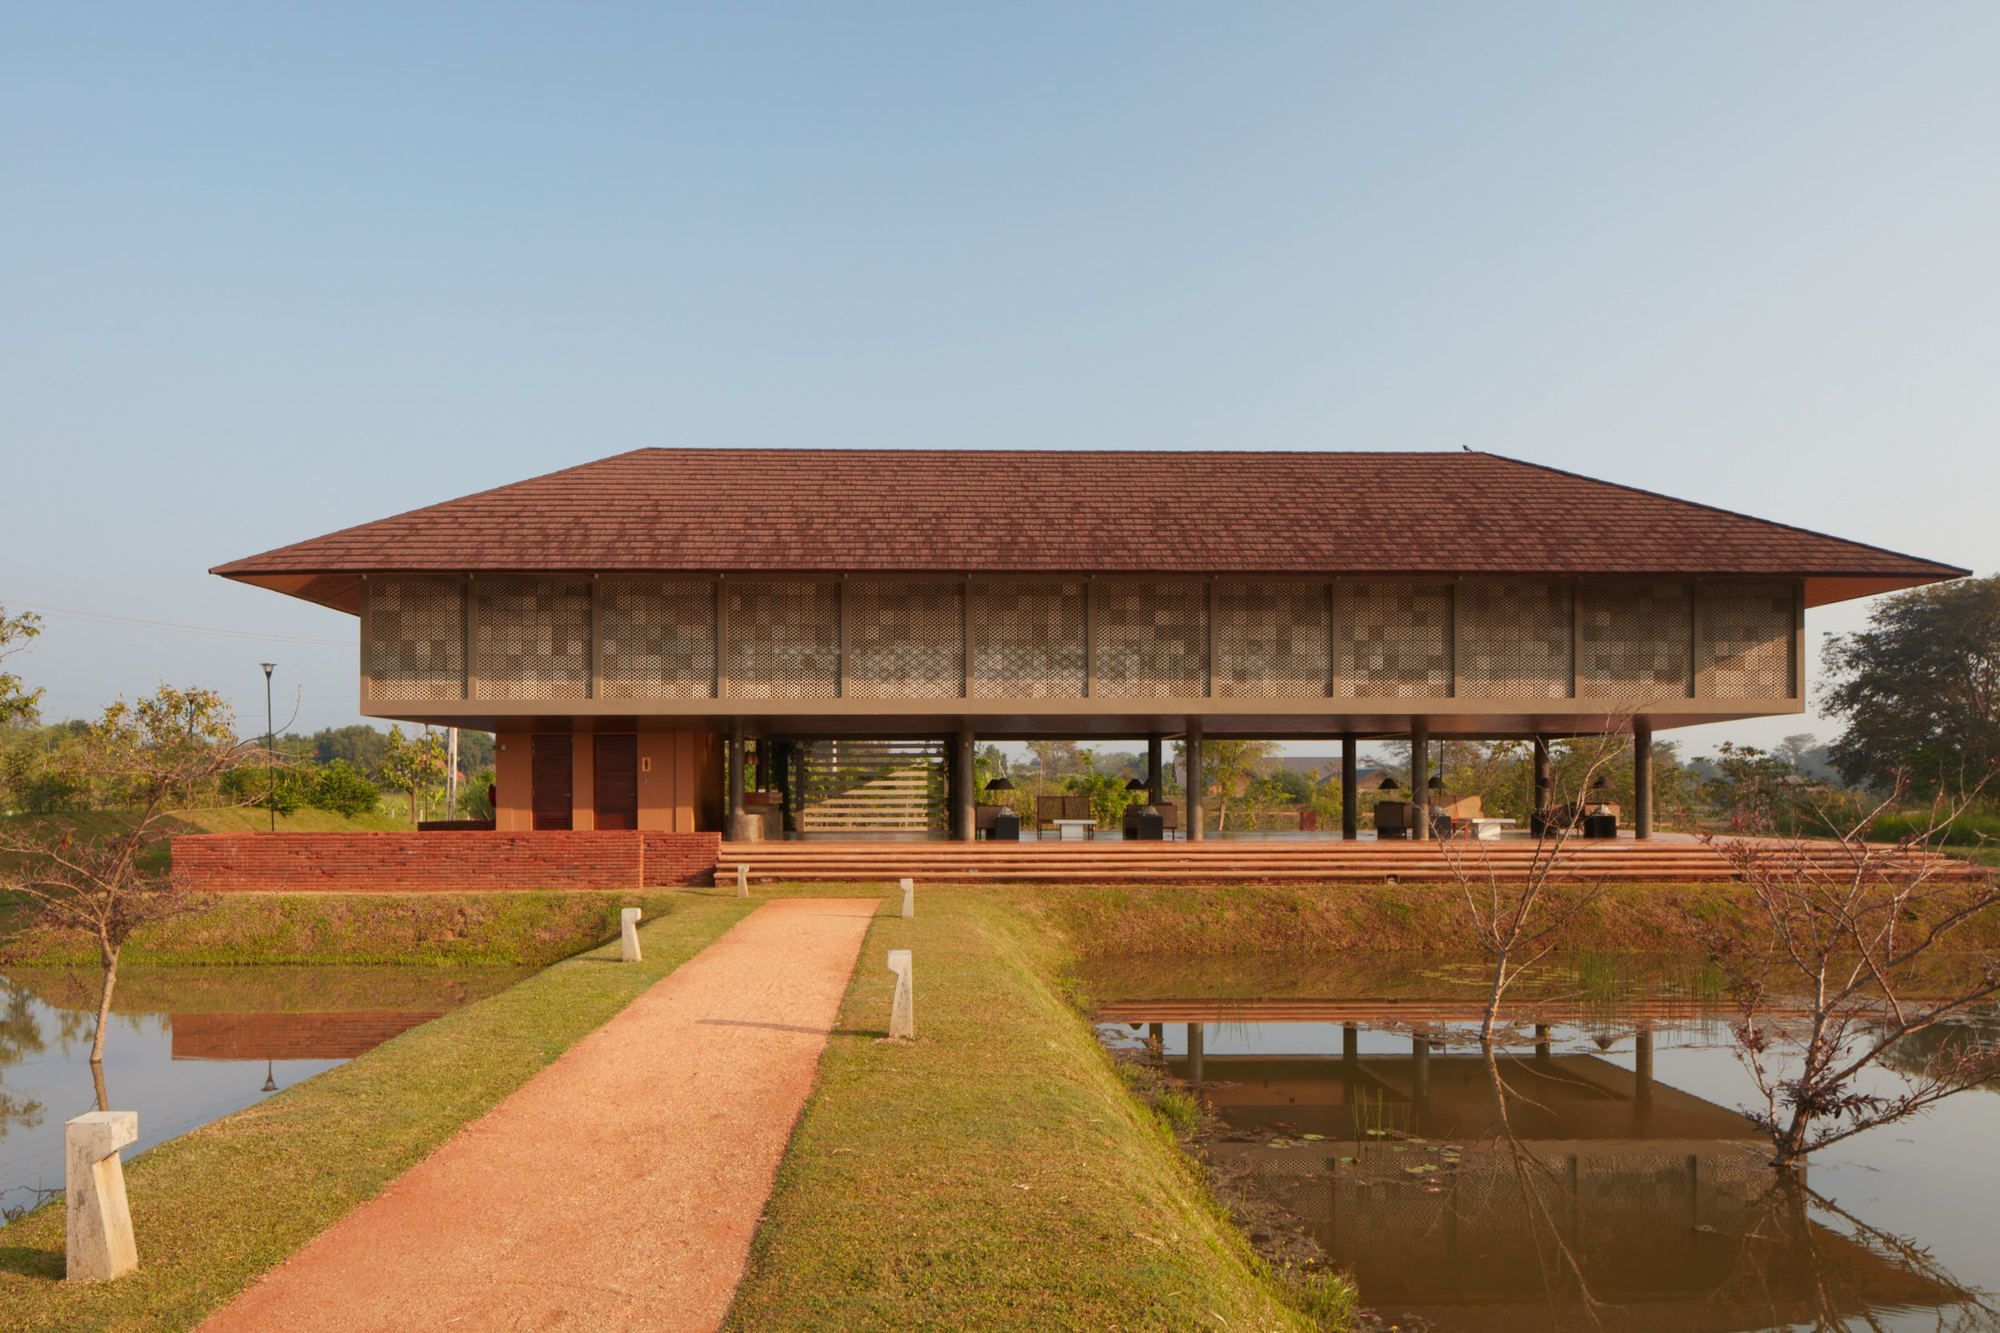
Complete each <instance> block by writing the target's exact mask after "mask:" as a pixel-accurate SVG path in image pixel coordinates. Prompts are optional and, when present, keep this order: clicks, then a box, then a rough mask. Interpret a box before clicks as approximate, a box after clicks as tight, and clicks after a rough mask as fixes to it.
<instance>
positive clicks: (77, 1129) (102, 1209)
mask: <svg viewBox="0 0 2000 1333" xmlns="http://www.w3.org/2000/svg"><path fill="white" fill-rule="evenodd" d="M138 1141H139V1113H138V1112H137V1111H92V1112H90V1113H89V1114H87V1115H80V1116H78V1117H77V1118H76V1119H74V1120H72V1121H70V1122H69V1123H68V1124H66V1125H64V1126H63V1187H64V1192H65V1193H66V1194H67V1195H68V1196H69V1225H68V1229H67V1230H68V1245H67V1247H66V1249H67V1265H66V1267H65V1270H64V1275H65V1276H66V1277H67V1278H68V1279H69V1281H71V1282H104V1281H108V1280H109V1279H111V1278H114V1277H122V1276H124V1275H125V1274H126V1273H129V1272H131V1271H132V1270H133V1269H135V1268H137V1267H138V1266H139V1251H138V1249H137V1248H136V1247H135V1246H134V1245H133V1243H132V1210H131V1209H130V1208H128V1207H127V1206H126V1204H125V1167H124V1164H123V1162H121V1161H120V1160H119V1156H118V1150H119V1149H120V1148H124V1147H126V1146H128V1145H130V1144H133V1143H137V1142H138Z"/></svg>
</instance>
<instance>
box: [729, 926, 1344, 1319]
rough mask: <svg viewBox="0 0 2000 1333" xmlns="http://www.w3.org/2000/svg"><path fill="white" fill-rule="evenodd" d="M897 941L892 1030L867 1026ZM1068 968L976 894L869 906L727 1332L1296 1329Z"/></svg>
mask: <svg viewBox="0 0 2000 1333" xmlns="http://www.w3.org/2000/svg"><path fill="white" fill-rule="evenodd" d="M806 891H807V892H810V890H806ZM822 891H823V890H822ZM903 947H908V948H912V949H914V951H915V963H916V1013H917V1030H918V1033H919V1034H920V1035H919V1039H918V1040H917V1041H916V1042H915V1043H912V1044H908V1045H905V1044H900V1043H896V1044H892V1043H889V1042H886V1041H882V1040H880V1039H879V1038H880V1035H881V1033H882V1031H883V1029H884V1028H885V1026H886V1023H887V1018H888V1014H887V1005H888V998H889V991H890V981H889V974H888V973H887V971H886V970H885V969H884V967H883V962H882V960H883V952H884V951H885V950H887V949H891V948H903ZM1062 962H1063V956H1062V953H1061V950H1060V948H1059V947H1058V946H1057V945H1056V944H1055V942H1054V941H1053V939H1052V938H1051V936H1050V934H1049V933H1048V932H1047V930H1046V929H1045V928H1043V927H1040V926H1038V924H1037V923H1035V922H1034V921H1033V920H1032V919H1030V918H1029V917H1028V916H1027V914H1025V913H1024V912H1022V911H1021V910H1020V909H1019V908H1018V907H1016V906H1014V905H1011V904H1010V903H1009V902H1007V901H1006V899H1005V897H1004V896H1002V895H995V894H991V893H989V892H984V891H979V890H948V889H938V890H935V891H933V892H930V893H927V894H925V895H923V898H922V903H921V906H920V908H919V911H918V915H917V918H916V919H915V920H914V921H904V920H903V919H901V917H899V916H886V917H882V918H880V919H878V920H877V921H876V923H875V925H874V927H873V929H872V930H871V931H870V933H869V936H868V941H867V944H866V945H865V947H864V949H863V953H862V959H861V963H860V965H859V966H858V967H857V968H856V973H855V977H854V980H853V982H852V984H851V986H850V988H849V991H848V994H847V998H846V1002H845V1004H844V1005H843V1008H842V1012H841V1024H840V1030H839V1031H838V1032H836V1034H835V1035H834V1037H833V1039H832V1042H831V1043H830V1045H829V1046H828V1048H827V1052H826V1056H825V1059H824V1060H823V1061H822V1063H821V1066H820V1076H819V1082H818V1085H817V1087H816V1089H815V1091H814V1094H813V1098H812V1101H811V1102H810V1104H809V1105H808V1106H807V1109H806V1112H805V1114H804V1116H803V1117H802V1118H801V1121H800V1124H799V1127H798V1130H797V1132H796V1133H795V1135H794V1137H793V1139H792V1143H791V1147H790V1149H789V1151H788V1152H787V1154H786V1157H785V1161H784V1165H783V1167H782V1168H781V1170H780V1172H779V1177H778V1184H777V1189H776V1192H775V1193H774V1194H773V1196H772V1199H771V1202H770V1204H769V1206H768V1208H767V1209H766V1213H765V1217H766V1222H765V1225H764V1226H763V1227H761V1228H760V1229H759V1231H758V1233H757V1240H756V1245H755V1248H754V1252H753V1256H752V1267H751V1271H750V1273H749V1275H748V1276H747V1277H746V1279H745V1281H744V1284H743V1287H742V1289H741V1291H740V1292H739V1293H738V1297H737V1302H736V1305H735V1308H734V1309H733V1310H732V1311H731V1314H730V1319H729V1326H730V1327H732V1328H738V1329H767V1328H909V1327H952V1328H965V1327H988V1328H990V1327H1009V1328H1127V1329H1129V1328H1167V1327H1183V1328H1184V1327H1190V1326H1193V1325H1196V1324H1200V1325H1203V1326H1207V1327H1216V1326H1225V1327H1232V1328H1295V1327H1302V1326H1304V1321H1302V1320H1301V1318H1300V1317H1299V1316H1298V1315H1296V1314H1294V1313H1293V1312H1291V1311H1290V1310H1288V1309H1287V1308H1286V1307H1285V1306H1284V1305H1283V1304H1281V1303H1280V1300H1279V1299H1278V1297H1277V1295H1276V1292H1275V1288H1274V1286H1273V1284H1271V1283H1270V1282H1269V1281H1268V1280H1267V1279H1265V1278H1263V1277H1260V1276H1259V1273H1258V1271H1257V1268H1256V1261H1255V1260H1254V1259H1253V1257H1252V1256H1251V1255H1250V1252H1249V1250H1248V1248H1247V1246H1246V1245H1245V1244H1244V1243H1243V1241H1242V1240H1241V1238H1240V1237H1239V1236H1238V1235H1237V1234H1236V1233H1235V1231H1234V1230H1233V1229H1232V1228H1231V1227H1230V1226H1229V1225H1228V1224H1227V1223H1226V1222H1225V1221H1223V1220H1222V1219H1221V1218H1220V1217H1219V1216H1218V1215H1217V1214H1216V1213H1215V1212H1214V1210H1213V1208H1212V1206H1211V1205H1210V1204H1208V1203H1207V1202H1206V1195H1205V1193H1204V1191H1203V1190H1202V1187H1201V1185H1200V1182H1199V1181H1198V1180H1197V1179H1196V1178H1195V1176H1194V1173H1193V1171H1192V1169H1191V1167H1190V1166H1189V1164H1188V1163H1187V1162H1186V1160H1185V1159H1184V1158H1183V1157H1182V1156H1181V1155H1180V1153H1179V1151H1178V1149H1177V1148H1176V1147H1175V1145H1174V1143H1173V1142H1172V1140H1171V1138H1170V1137H1169V1136H1168V1134H1167V1133H1166V1131H1165V1130H1164V1129H1163V1128H1162V1127H1161V1125H1160V1124H1159V1122H1158V1121H1157V1120H1156V1119H1155V1118H1154V1117H1153V1116H1152V1115H1151V1114H1150V1113H1149V1112H1147V1111H1145V1110H1144V1109H1142V1108H1141V1107H1140V1106H1139V1105H1138V1103H1137V1102H1136V1101H1135V1100H1134V1099H1133V1098H1132V1097H1131V1096H1130V1095H1129V1094H1128V1093H1127V1091H1126V1090H1125V1088H1124V1086H1123V1085H1122V1083H1121V1081H1120V1079H1119V1076H1118V1074H1117V1073H1116V1071H1115V1070H1114V1069H1113V1067H1112V1065H1111V1062H1110V1061H1109V1060H1108V1059H1107V1058H1106V1057H1105V1055H1104V1053H1103V1052H1102V1050H1101V1049H1100V1048H1099V1046H1098V1045H1097V1042H1096V1040H1095V1039H1094V1037H1093V1036H1092V1034H1091V1032H1090V1030H1089V1027H1088V1025H1087V1024H1086V1023H1085V1022H1084V1020H1083V1019H1082V1018H1081V1017H1080V1016H1079V1015H1078V1014H1077V1012H1076V1010H1075V1009H1074V1007H1072V1005H1071V1004H1070V1003H1069V1002H1068V1000H1067V999H1066V998H1065V997H1064V995H1063V994H1061V993H1060V991H1059V990H1058V986H1057V983H1056V981H1055V977H1056V975H1057V971H1058V969H1059V967H1060V966H1061V964H1062Z"/></svg>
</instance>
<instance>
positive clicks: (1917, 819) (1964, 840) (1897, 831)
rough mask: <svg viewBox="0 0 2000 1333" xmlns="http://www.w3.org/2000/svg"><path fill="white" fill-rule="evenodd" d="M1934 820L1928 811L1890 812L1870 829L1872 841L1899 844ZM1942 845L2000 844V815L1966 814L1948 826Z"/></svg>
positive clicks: (1985, 812)
mask: <svg viewBox="0 0 2000 1333" xmlns="http://www.w3.org/2000/svg"><path fill="white" fill-rule="evenodd" d="M1932 818H1933V816H1932V814H1931V812H1930V811H1929V810H1895V811H1891V812H1890V813H1888V814H1886V815H1882V816H1880V817H1878V818H1877V819H1876V820H1875V822H1874V823H1873V824H1870V825H1869V826H1868V838H1869V841H1871V842H1900V841H1901V840H1902V839H1904V838H1907V837H1910V836H1911V835H1913V834H1917V833H1922V832H1923V831H1924V830H1925V829H1927V828H1929V827H1930V823H1931V819H1932ZM1942 841H1943V842H1944V843H1945V845H1946V846H1950V847H1976V846H1979V845H1981V844H1982V843H2000V811H1996V810H1993V809H1990V808H1989V809H1974V810H1966V811H1964V812H1963V813H1962V814H1960V815H1959V817H1958V818H1957V819H1954V820H1953V821H1952V822H1951V823H1950V824H1948V825H1946V826H1945V828H1944V831H1943V837H1942Z"/></svg>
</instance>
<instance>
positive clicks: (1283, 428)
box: [0, 0, 2000, 752]
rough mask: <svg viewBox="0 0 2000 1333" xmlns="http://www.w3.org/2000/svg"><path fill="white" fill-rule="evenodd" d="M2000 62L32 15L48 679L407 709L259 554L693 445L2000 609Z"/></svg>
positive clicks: (350, 626) (300, 10) (15, 664)
mask: <svg viewBox="0 0 2000 1333" xmlns="http://www.w3.org/2000/svg"><path fill="white" fill-rule="evenodd" d="M1996 53H2000V6H1994V5H1989V4H1954V3H1927V4H1925V5H1922V6H1884V5H1879V4H1840V3H1823V2H1815V3H1810V4H1789V3H1775V2H1774V3H1763V4H1758V5H1754V6H1746V5H1736V4H1721V3H1713V4H1705V3H1694V4H1675V5H1657V6H1652V7H1646V8H1642V7H1640V6H1635V5H1600V4H1585V3H1577V4H1550V3H1528V4H1521V5H1508V6H1495V5H1478V4H1462V5H1461V4H1442V3H1439V4H1425V5H1420V6H1418V5H1404V6H1392V5H1380V4H1327V3H1314V4H1287V3H1263V4H1258V5H1230V6H1215V5H1182V4H1163V3H1146V4H1116V3H1102V4H1093V5H1075V4H1021V3H1010V4H1005V5H999V4H992V5H984V6H974V5H968V4H955V5H932V6H918V5H910V4H894V5H875V4H866V3H855V2H852V0H850V2H849V3H843V4H840V5H824V4H809V5H808V4H799V5H778V4H731V5H712V6H682V5H662V4H647V5H637V4H630V5H628V4H616V3H599V4H593V5H590V6H555V5H547V6H518V5H502V4H480V5H463V6H459V5H446V4H429V5H423V6H411V5H404V4H359V3H347V4H341V5H321V6H268V5H250V4H230V5H221V4H201V3H189V4H181V5H172V6H161V5H139V4H115V3H106V4H100V5H90V6H74V5H70V6H61V5H15V6H9V7H7V8H6V9H5V10H4V12H0V310H4V312H5V318H4V319H0V367H4V369H0V454H4V471H0V478H4V480H5V486H4V490H0V495H4V504H3V505H0V603H4V604H5V605H6V606H7V607H8V608H9V609H10V610H16V611H17V610H22V609H34V610H38V611H40V612H42V613H44V615H45V618H46V627H45V630H44V633H43V636H42V637H41V639H40V640H39V641H37V642H36V644H35V645H34V646H33V648H32V650H31V651H30V652H28V653H24V654H22V655H20V656H18V657H16V658H14V659H12V660H11V662H10V669H13V670H16V671H18V672H19V673H20V674H22V675H24V676H25V677H26V678H27V679H28V681H29V682H30V683H32V684H36V685H40V686H43V687H44V688H45V689H46V690H47V695H46V698H45V700H44V714H45V715H46V716H48V717H51V718H60V717H68V716H82V715H87V714H90V713H92V712H94V711H95V710H97V709H98V708H100V707H102V706H103V705H104V704H105V703H106V702H108V701H109V700H111V699H112V698H113V697H116V696H118V695H120V694H124V695H128V696H129V695H132V694H136V693H140V692H144V691H146V690H149V689H151V688H153V687H155V686H156V685H158V684H160V683H161V682H163V681H170V682H175V683H200V684H205V685H209V686H212V687H214V688H217V689H219V690H221V691H222V692H223V693H224V694H225V695H227V696H228V697H229V698H230V699H231V700H232V701H233V702H234V703H235V705H236V707H237V709H238V713H239V716H240V717H242V718H243V719H245V720H246V722H248V723H252V724H254V725H255V726H257V727H259V728H261V724H262V715H263V709H264V699H263V691H262V683H263V681H262V674H261V672H260V671H259V669H258V663H259V662H260V661H267V660H270V661H276V662H277V663H278V667H277V671H276V694H277V711H278V715H279V718H280V720H281V721H283V720H284V719H285V717H286V716H287V714H293V715H294V719H293V725H294V726H296V727H300V728H305V729H313V728H317V727H321V726H330V725H341V724H345V723H348V722H352V721H355V720H358V701H357V697H356V695H357V680H356V649H355V626H354V622H353V621H352V619H351V618H349V617H347V616H344V615H342V614H340V613H337V612H332V611H327V610H323V609H320V608H316V607H313V606H310V605H307V604H304V603H299V602H295V601H293V600H292V599H289V598H285V597H282V596H279V595H277V594H274V593H270V592H265V591H262V590H259V589H254V588H248V587H243V586H238V585H235V584H231V583H227V582H225V581H223V580H220V579H216V578H214V577H212V576H210V575H208V574H207V573H206V572H205V571H206V570H207V569H208V568H209V567H210V566H212V565H215V564H218V563H220V562H222V561H224V560H228V559H232V558H234V557H237V556H242V555H247V554H250V553H252V552H255V551H260V550H264V549H267V548H269V547H273V546H277V545H281V544H284V543H286V542H290V541H294V540H298V539H301V538H304V537H308V536H313V535H317V534H319V533H322V532H326V531H330V530H332V529H335V528H339V527H342V526H345V525H348V524H351V523H357V522H363V521H366V520H369V519H373V518H378V517H382V516H384V515H387V514H390V513H394V512H397V511H400V510H404V509H408V508H412V507H414V506H417V505H421V504H427V503H431V502H434V501H437V500H442V499H446V498H449V497H451V496H454V495H459V494H463V493H466V492H469V491H473V490H478V489H482V488H485V487H488V486H493V485H499V484H503V483H506V482H509V481H514V480H518V479H521V478H523V477H527V476H532V475H535V474H538V473H541V472H545V471H549V470H552V469H555V468H559V467H563V466H567V465H570V464H573V463H577V462H581V461H585V460H587V459H591V458H596V457H602V456H604V455H608V454H613V453H618V452H622V451H624V450H627V449H631V448H636V447H640V446H645V445H717V446H725V445H726V446H742V447H780V448H782V447H795V446H806V445H811V446H833V447H839V446H877V447H901V446H912V447H913V446H925V447H967V448H974V447H977V448H1013V447H1041V448H1065V447H1069V448H1086V447H1088V448H1126V447H1130V448H1156V449H1181V448H1223V449H1228V448H1258V449H1390V450H1431V449H1457V448H1460V447H1462V446H1470V447H1472V448H1476V449H1486V450H1492V451H1495V452H1498V453H1502V454H1507V455H1511V456H1513V457H1517V458H1524V459H1529V460H1532V461H1534V462H1538V463H1546V464H1551V465H1554V466H1557V467H1563V468H1570V469H1574V470H1577V471H1582V472H1587V473H1590V474H1592V475H1595V476H1601V477H1604V478H1607V479H1609V480H1613V481H1617V482H1623V483H1627V484H1631V485H1636V486H1642V487H1647V488H1650V489H1656V490H1661V491H1665V492H1667V493H1669V494H1673V495H1678V496H1682V497H1685V498H1688V499H1693V500H1700V501H1705V502H1709V503H1714V504H1719V505H1723V506H1726V507H1729V508H1733V509H1738V510H1742V511H1746V512H1749V513H1753V514H1757V515H1760V516H1763V517H1768V518H1773V519H1779V520H1783V521H1785V522H1790V523H1796V524H1801V525H1803V526H1806V527H1811V528H1815V529H1819V530H1823V531H1827V532H1832V533H1835V534H1837V535H1840V536H1844V537H1850V538H1855V539H1858V540H1862V541H1867V542H1871V543H1875V544H1878V545H1883V546H1887V547H1890V548H1892V549H1896V550H1902V551H1908V552H1913V553H1916V554H1919V555H1923V556H1927V557H1931V558H1935V559H1940V560H1945V561H1949V562H1951V563H1954V564H1958V565H1962V566H1966V567H1969V568H1972V569H1974V570H1976V571H1978V572H1980V573H1993V572H1994V571H1995V570H1996V569H2000V527H1996V525H1995V524H1994V523H1993V522H1992V521H1991V512H1992V504H1993V500H1992V497H1993V495H1994V494H1995V493H1996V487H1995V483H1996V482H2000V462H1997V461H1996V453H1997V452H2000V451H1996V449H1995V437H1996V426H2000V169H1996V160H2000V159H1996V156H1995V145H1996V144H2000V80H1996V79H1995V78H1994V77H1993V68H1994V62H1995V57H1996ZM1271 536H1272V540H1273V541H1283V539H1284V534H1283V533H1282V532H1274V533H1272V534H1271ZM1867 612H1868V604H1867V603H1865V602H1864V603H1850V604H1845V605H1841V606H1835V607H1828V608H1822V609H1819V610H1816V611H1814V612H1812V613H1810V614H1809V615H1808V618H1807V630H1808V635H1809V638H1810V640H1811V646H1812V648H1813V650H1814V652H1815V653H1816V651H1817V645H1818V642H1819V640H1820V639H1821V637H1822V636H1823V635H1825V634H1828V633H1840V632H1847V631H1852V630H1854V629H1856V628H1858V627H1860V626H1861V625H1863V624H1864V623H1865V621H1866V617H1867ZM217 631H224V632H217ZM1813 679H1814V681H1815V682H1816V681H1817V680H1818V676H1817V674H1816V673H1815V674H1814V675H1813ZM246 729H248V728H247V727H246ZM1798 731H1811V732H1815V733H1817V734H1818V735H1819V736H1820V737H1821V738H1822V739H1828V738H1831V736H1833V735H1834V734H1836V733H1837V732H1838V723H1837V722H1836V721H1829V720H1827V719H1824V718H1819V717H1808V718H1806V719H1800V718H1796V717H1791V718H1779V719H1765V720H1758V721H1754V722H1745V723H1735V724H1724V725H1721V726H1717V727H1703V728H1694V729H1689V730H1686V731H1682V732H1678V733H1675V735H1676V736H1677V737H1679V738H1681V739H1683V740H1684V741H1685V742H1686V744H1687V746H1688V748H1689V749H1690V750H1691V751H1694V752H1701V751H1703V750H1706V749H1708V748H1710V747H1712V746H1713V745H1714V744H1715V743H1716V742H1718V741H1720V740H1722V739H1728V738H1734V739H1737V740H1742V741H1748V742H1751V743H1757V744H1770V743H1773V742H1775V741H1776V740H1777V739H1779V738H1780V737H1782V736H1784V735H1787V734H1790V733H1793V732H1798ZM1308 748H1310V747H1308Z"/></svg>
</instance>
